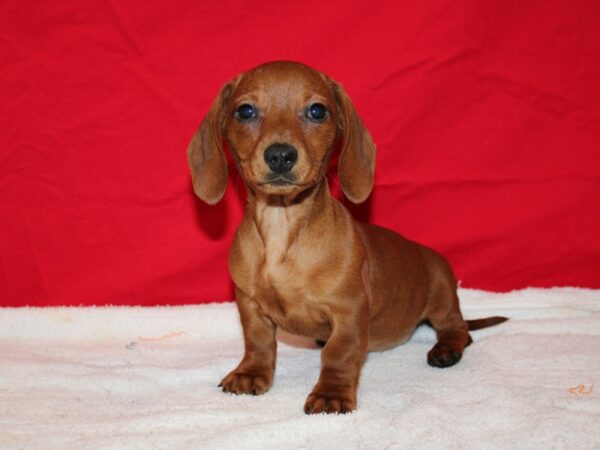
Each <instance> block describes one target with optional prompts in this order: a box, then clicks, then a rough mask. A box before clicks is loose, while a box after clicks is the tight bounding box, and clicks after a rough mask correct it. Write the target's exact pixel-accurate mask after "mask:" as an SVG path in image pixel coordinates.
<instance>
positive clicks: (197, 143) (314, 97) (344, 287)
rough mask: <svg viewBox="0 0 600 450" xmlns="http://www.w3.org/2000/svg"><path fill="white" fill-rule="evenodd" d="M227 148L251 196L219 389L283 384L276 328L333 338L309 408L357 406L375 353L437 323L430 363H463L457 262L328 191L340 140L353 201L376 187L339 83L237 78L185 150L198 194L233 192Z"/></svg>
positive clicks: (367, 147) (365, 141) (255, 75)
mask: <svg viewBox="0 0 600 450" xmlns="http://www.w3.org/2000/svg"><path fill="white" fill-rule="evenodd" d="M223 140H225V141H226V142H227V144H228V146H229V148H230V150H231V152H232V153H233V157H234V159H235V162H236V164H237V166H238V168H239V171H240V174H241V176H242V178H243V179H244V182H245V184H246V186H247V189H248V204H247V206H246V212H245V215H244V219H243V221H242V223H241V224H240V226H239V228H238V230H237V233H236V236H235V239H234V242H233V247H232V249H231V253H230V258H229V267H230V272H231V276H232V278H233V281H234V283H235V286H236V300H237V305H238V309H239V313H240V318H241V322H242V327H243V330H244V343H245V353H244V357H243V359H242V361H241V362H240V364H239V365H238V367H237V368H236V369H235V370H233V371H232V372H231V373H229V374H228V375H227V376H226V377H225V378H224V379H223V380H222V381H221V386H222V387H223V390H224V391H225V392H234V393H236V394H262V393H264V392H266V391H267V390H268V389H269V387H270V386H271V384H272V382H273V373H274V370H275V353H276V346H277V343H276V340H275V330H276V328H277V327H280V328H282V329H283V330H285V331H288V332H290V333H295V334H299V335H303V336H309V337H312V338H315V339H317V340H319V341H323V342H326V343H325V345H324V347H323V350H322V353H321V360H322V368H321V374H320V376H319V380H318V381H317V384H316V385H315V386H314V388H313V390H312V392H311V393H310V395H309V396H308V399H307V400H306V403H305V406H304V410H305V412H306V413H320V412H327V413H339V412H341V413H346V412H349V411H352V410H354V409H355V408H356V388H357V384H358V379H359V374H360V369H361V366H362V364H363V361H364V359H365V355H366V352H367V351H370V350H382V349H386V348H390V347H393V346H395V345H398V344H400V343H402V342H404V341H405V340H406V339H407V338H408V337H409V336H410V334H411V333H412V332H413V330H414V329H415V327H416V326H417V325H418V324H419V323H420V322H421V321H423V320H427V321H429V322H430V323H431V325H432V326H433V327H434V328H435V330H436V332H437V338H438V342H437V343H436V344H435V345H434V347H433V348H432V349H431V350H430V352H429V353H428V355H427V360H428V362H429V364H431V365H432V366H436V367H447V366H451V365H453V364H455V363H457V362H458V361H459V360H460V358H461V356H462V353H463V350H464V348H465V347H466V346H467V345H469V344H470V343H471V338H470V336H469V333H468V330H469V329H470V328H471V329H475V328H481V327H483V326H490V325H493V324H496V323H499V322H501V321H503V320H506V319H504V318H499V317H498V318H490V319H483V320H480V321H477V322H472V323H470V322H466V321H465V320H464V319H463V317H462V314H461V312H460V309H459V305H458V297H457V295H456V280H455V277H454V275H453V273H452V270H451V268H450V266H449V265H448V263H447V262H446V260H445V259H444V258H443V257H442V256H440V255H439V254H437V253H436V252H434V251H433V250H430V249H428V248H426V247H423V246H421V245H419V244H416V243H414V242H411V241H409V240H407V239H405V238H403V237H402V236H400V235H398V234H396V233H394V232H392V231H390V230H387V229H384V228H380V227H377V226H374V225H369V224H363V223H358V222H356V221H354V219H353V218H352V216H351V215H350V213H349V212H348V211H347V210H346V209H345V208H344V207H343V206H342V205H341V204H340V203H339V202H338V201H337V200H336V199H334V198H333V197H332V196H331V195H330V192H329V187H328V185H327V179H326V171H327V166H328V163H329V160H330V158H331V155H332V153H333V150H334V148H335V146H336V144H337V143H338V141H341V142H340V145H341V153H340V157H339V178H340V182H341V185H342V189H343V191H344V194H345V195H346V197H348V198H349V199H350V200H351V201H352V202H355V203H359V202H363V201H364V200H365V199H366V198H367V197H368V196H369V194H370V192H371V189H372V188H373V171H374V165H375V145H374V144H373V140H372V139H371V136H370V134H369V132H368V131H367V130H366V129H365V128H364V126H363V124H362V122H361V120H360V118H359V117H358V115H357V113H356V111H355V109H354V107H353V105H352V103H351V101H350V99H349V98H348V96H347V95H346V93H345V92H344V90H343V89H342V87H341V86H340V85H339V84H337V83H336V82H334V81H333V80H331V79H330V78H328V77H327V76H326V75H324V74H322V73H320V72H318V71H316V70H314V69H311V68H310V67H307V66H305V65H302V64H299V63H293V62H273V63H268V64H264V65H262V66H259V67H256V68H255V69H253V70H251V71H249V72H246V73H243V74H241V75H239V76H238V77H237V78H236V79H235V80H233V81H230V82H228V83H226V84H225V85H224V86H223V88H222V89H221V92H220V93H219V95H218V97H217V99H216V100H215V102H214V104H213V106H212V108H211V110H210V111H209V113H208V115H207V116H206V118H205V119H204V121H203V122H202V125H201V126H200V129H199V130H198V132H197V133H196V135H195V136H194V138H193V139H192V141H191V143H190V145H189V148H188V157H189V162H190V167H191V172H192V178H193V184H194V190H195V192H196V194H197V195H198V196H199V197H200V198H201V199H203V200H204V201H205V202H207V203H209V204H214V203H216V202H218V201H219V200H220V199H221V198H222V197H223V194H224V192H225V188H226V184H227V162H226V158H225V155H224V153H223V145H222V144H223Z"/></svg>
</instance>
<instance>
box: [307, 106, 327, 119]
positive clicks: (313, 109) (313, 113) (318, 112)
mask: <svg viewBox="0 0 600 450" xmlns="http://www.w3.org/2000/svg"><path fill="white" fill-rule="evenodd" d="M306 118H307V119H308V120H310V121H311V122H323V121H324V120H325V119H326V118H327V108H326V107H325V105H322V104H321V103H313V104H312V105H310V106H309V107H308V109H307V110H306Z"/></svg>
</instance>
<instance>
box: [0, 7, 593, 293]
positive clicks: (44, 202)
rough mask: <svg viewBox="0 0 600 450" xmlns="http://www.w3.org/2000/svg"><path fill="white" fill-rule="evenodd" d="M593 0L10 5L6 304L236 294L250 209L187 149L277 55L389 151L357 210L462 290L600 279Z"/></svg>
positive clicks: (1, 221)
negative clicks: (221, 101)
mask: <svg viewBox="0 0 600 450" xmlns="http://www.w3.org/2000/svg"><path fill="white" fill-rule="evenodd" d="M599 19H600V3H599V2H597V1H594V0H591V1H587V2H586V1H573V0H565V1H552V0H540V1H527V2H513V1H510V2H509V1H507V2H481V1H459V2H457V1H454V0H445V1H432V2H423V1H415V2H366V1H365V2H352V1H347V0H346V1H337V2H282V1H279V0H278V1H260V2H247V1H239V0H222V1H219V2H207V1H204V2H200V1H192V0H187V1H166V0H164V1H143V2H142V1H139V2H130V3H127V4H126V2H118V1H106V2H105V1H82V0H61V1H55V0H53V1H48V0H40V1H29V2H28V1H23V0H3V1H2V2H1V3H0V25H1V26H0V98H1V104H0V126H1V128H0V262H1V264H0V303H1V304H2V305H25V304H30V305H79V304H106V303H112V304H147V305H154V304H161V303H172V304H179V303H191V302H203V301H217V300H226V299H231V298H232V288H231V283H230V281H229V277H228V274H227V261H226V255H227V251H228V247H229V244H230V241H231V239H232V234H233V232H234V230H235V228H236V225H237V223H238V222H239V220H240V216H241V211H242V209H241V208H242V206H241V203H240V200H239V198H240V196H239V195H236V190H235V189H236V187H237V189H238V190H239V189H242V187H241V185H240V183H239V180H238V181H236V179H235V178H231V183H230V184H231V185H230V188H229V190H228V192H227V194H226V198H225V200H224V201H223V202H222V203H221V204H219V205H218V206H216V207H208V206H206V205H203V204H202V203H201V202H200V201H199V200H197V199H196V198H195V197H194V195H193V193H192V189H191V183H190V180H189V174H188V168H187V160H186V154H185V150H186V146H187V144H188V141H189V139H190V137H191V136H192V134H193V133H194V131H195V129H196V127H197V125H198V124H199V122H200V120H201V118H202V117H203V115H204V114H205V113H206V111H207V109H208V107H209V105H210V103H211V101H212V99H213V98H214V96H215V95H216V93H217V91H218V89H219V87H220V85H221V84H223V83H224V82H225V81H227V80H228V79H231V78H232V77H234V76H235V75H236V74H237V73H239V72H241V71H244V70H246V69H248V68H250V67H253V66H255V65H257V64H259V63H262V62H265V61H268V60H273V59H293V60H299V61H303V62H305V63H308V64H309V65H312V66H314V67H316V68H318V69H321V70H322V71H324V72H326V73H328V74H329V75H330V76H332V77H333V78H335V79H336V80H338V81H340V82H341V83H342V84H344V86H345V87H346V89H347V91H348V92H349V93H350V95H351V97H352V98H353V100H354V102H355V105H356V106H357V108H358V110H359V113H360V114H361V116H362V117H363V120H364V122H365V123H366V125H367V127H368V128H369V129H370V131H371V133H372V134H373V137H374V139H375V141H376V143H377V145H378V155H377V177H376V187H375V191H374V193H373V195H372V197H371V198H370V200H369V202H368V203H367V204H366V205H362V206H361V207H359V208H355V211H356V213H357V214H358V215H359V216H360V217H361V218H363V219H368V220H370V221H372V222H374V223H378V224H381V225H384V226H387V227H390V228H393V229H395V230H398V231H399V232H401V233H403V234H405V235H406V236H408V237H410V238H413V239H416V240H418V241H421V242H423V243H425V244H428V245H430V246H432V247H434V248H436V249H438V250H439V251H441V252H442V253H444V254H445V255H446V256H447V257H448V258H449V260H450V261H451V263H452V264H453V266H454V268H455V271H456V273H457V275H458V277H459V278H460V279H461V280H462V282H463V286H467V287H476V288H484V289H492V290H508V289H514V288H522V287H525V286H554V285H576V286H588V287H595V288H600V238H599V236H600V219H599V214H600V201H599V194H600V119H599V118H600V89H599V88H600V82H599V80H600V32H599V30H600V20H599Z"/></svg>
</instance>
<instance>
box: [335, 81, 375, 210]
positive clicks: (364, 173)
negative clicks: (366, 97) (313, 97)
mask: <svg viewBox="0 0 600 450" xmlns="http://www.w3.org/2000/svg"><path fill="white" fill-rule="evenodd" d="M333 90H334V93H335V96H336V99H337V102H338V110H339V120H338V122H339V127H340V128H341V131H342V148H341V152H340V159H339V162H338V173H339V176H340V183H341V184H342V190H343V191H344V194H345V195H346V197H348V198H349V199H350V200H351V201H352V202H353V203H362V202H364V201H365V200H366V199H367V197H368V196H369V194H370V193H371V190H372V189H373V175H374V172H375V143H374V142H373V139H372V138H371V135H370V134H369V131H368V130H367V129H366V128H365V127H364V126H363V124H362V121H361V120H360V117H358V114H357V113H356V110H355V109H354V105H352V102H351V101H350V98H349V97H348V94H346V92H345V91H344V88H343V87H342V86H341V85H340V84H337V83H334V88H333Z"/></svg>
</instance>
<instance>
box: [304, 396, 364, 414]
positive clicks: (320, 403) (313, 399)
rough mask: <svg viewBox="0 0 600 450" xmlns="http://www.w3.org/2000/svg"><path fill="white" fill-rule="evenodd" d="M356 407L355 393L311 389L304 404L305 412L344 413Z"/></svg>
mask: <svg viewBox="0 0 600 450" xmlns="http://www.w3.org/2000/svg"><path fill="white" fill-rule="evenodd" d="M355 409H356V395H355V394H352V393H341V392H337V393H327V392H320V391H316V390H315V391H313V392H311V393H310V395H309V396H308V398H307V399H306V403H305V404H304V412H305V413H306V414H319V413H327V414H346V413H349V412H352V411H354V410H355Z"/></svg>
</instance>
